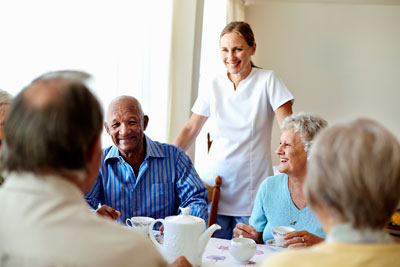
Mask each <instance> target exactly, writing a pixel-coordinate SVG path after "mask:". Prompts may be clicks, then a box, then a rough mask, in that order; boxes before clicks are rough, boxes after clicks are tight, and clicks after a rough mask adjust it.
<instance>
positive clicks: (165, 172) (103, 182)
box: [85, 96, 208, 223]
mask: <svg viewBox="0 0 400 267" xmlns="http://www.w3.org/2000/svg"><path fill="white" fill-rule="evenodd" d="M148 121H149V118H148V116H146V115H144V114H143V110H142V107H141V105H140V103H139V101H138V100H137V99H136V98H134V97H130V96H120V97H118V98H116V99H114V100H113V101H112V102H111V104H110V105H109V108H108V112H107V121H106V122H105V123H104V126H105V129H106V131H107V133H108V134H109V135H110V136H111V139H112V140H113V143H114V145H112V146H110V147H108V148H105V149H104V150H103V155H102V161H101V162H102V165H101V167H100V172H99V176H98V178H97V181H96V183H95V185H94V186H93V188H92V189H91V190H90V191H89V192H88V193H87V194H86V195H85V198H86V200H87V202H88V203H89V205H90V206H91V207H92V208H93V209H96V212H97V213H98V214H100V215H102V216H106V217H110V218H112V219H114V220H118V221H119V222H121V223H124V222H125V221H126V219H127V218H131V217H133V216H148V217H153V218H155V219H158V218H165V217H166V216H170V215H176V214H178V213H179V207H191V215H194V216H197V217H200V218H203V219H204V220H207V216H208V214H207V189H206V187H205V186H204V184H203V182H202V181H201V179H200V178H199V176H198V174H197V172H196V170H195V169H194V166H193V164H192V162H191V160H190V158H189V157H188V156H187V155H186V153H185V152H184V151H183V150H181V149H180V148H178V147H176V146H173V145H169V144H164V143H159V142H156V141H153V140H151V139H150V138H149V137H148V136H147V135H145V134H144V131H145V130H146V127H147V124H148Z"/></svg>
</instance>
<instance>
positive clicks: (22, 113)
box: [0, 71, 103, 173]
mask: <svg viewBox="0 0 400 267" xmlns="http://www.w3.org/2000/svg"><path fill="white" fill-rule="evenodd" d="M89 77H90V76H89V75H88V74H86V73H83V72H76V71H58V72H50V73H46V74H44V75H42V76H40V77H39V78H37V79H35V80H34V81H33V82H32V83H31V84H30V85H28V86H27V87H26V88H25V89H23V90H22V92H21V93H19V94H18V95H17V96H16V97H15V99H14V100H13V102H12V103H11V106H10V109H9V112H8V114H7V118H6V124H5V127H4V141H3V147H2V151H1V155H0V168H1V169H2V170H5V171H8V172H34V173H42V172H48V171H52V172H61V173H62V172H66V171H80V170H86V169H87V168H88V165H87V163H88V162H87V160H88V159H87V157H88V153H89V149H90V148H91V146H92V145H93V143H94V142H95V141H96V138H97V137H98V136H99V134H100V133H101V129H102V121H103V114H102V110H101V107H100V104H99V102H98V101H97V100H96V98H95V97H94V96H93V94H92V93H91V92H90V91H89V89H88V88H87V87H86V85H85V80H86V79H87V78H89Z"/></svg>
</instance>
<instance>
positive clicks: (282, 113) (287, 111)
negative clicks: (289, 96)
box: [275, 101, 293, 126]
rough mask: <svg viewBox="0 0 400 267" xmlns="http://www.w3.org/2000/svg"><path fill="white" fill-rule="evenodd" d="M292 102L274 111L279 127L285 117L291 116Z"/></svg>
mask: <svg viewBox="0 0 400 267" xmlns="http://www.w3.org/2000/svg"><path fill="white" fill-rule="evenodd" d="M292 113H293V111H292V101H288V102H286V103H285V104H283V105H282V106H280V107H279V108H277V109H276V110H275V115H276V119H277V120H278V123H279V126H280V125H281V123H282V121H283V119H285V118H286V117H287V116H289V115H292Z"/></svg>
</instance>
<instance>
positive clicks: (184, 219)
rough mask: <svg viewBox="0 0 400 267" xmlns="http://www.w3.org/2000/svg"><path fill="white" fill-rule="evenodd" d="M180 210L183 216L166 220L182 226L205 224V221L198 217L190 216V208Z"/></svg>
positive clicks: (170, 217)
mask: <svg viewBox="0 0 400 267" xmlns="http://www.w3.org/2000/svg"><path fill="white" fill-rule="evenodd" d="M179 209H180V210H181V212H182V213H181V214H179V215H177V216H169V217H167V218H165V219H166V220H168V221H170V222H175V223H181V224H192V223H201V222H204V220H203V219H201V218H198V217H196V216H192V215H190V214H189V213H190V207H186V208H182V207H179Z"/></svg>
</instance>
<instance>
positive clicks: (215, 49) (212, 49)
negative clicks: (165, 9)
mask: <svg viewBox="0 0 400 267" xmlns="http://www.w3.org/2000/svg"><path fill="white" fill-rule="evenodd" d="M225 25H226V0H205V1H204V17H203V36H202V44H201V60H200V79H201V76H202V74H203V75H204V74H205V73H215V72H217V71H218V69H221V68H223V67H224V66H223V64H222V63H221V60H220V52H219V35H220V33H221V31H222V29H223V28H224V27H225ZM209 124H210V123H209V122H208V120H207V122H206V124H205V125H204V127H203V129H202V130H201V132H200V133H199V135H198V137H197V139H196V149H195V166H196V168H199V167H200V166H201V165H202V164H203V163H204V160H205V158H206V156H207V133H208V132H209ZM211 139H212V137H211Z"/></svg>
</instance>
